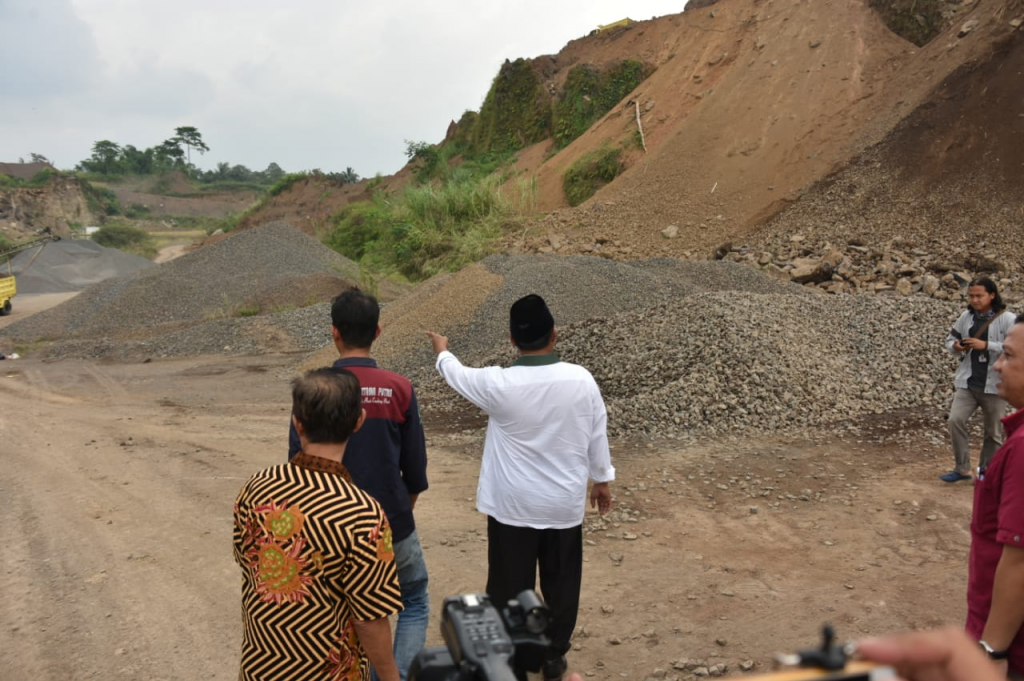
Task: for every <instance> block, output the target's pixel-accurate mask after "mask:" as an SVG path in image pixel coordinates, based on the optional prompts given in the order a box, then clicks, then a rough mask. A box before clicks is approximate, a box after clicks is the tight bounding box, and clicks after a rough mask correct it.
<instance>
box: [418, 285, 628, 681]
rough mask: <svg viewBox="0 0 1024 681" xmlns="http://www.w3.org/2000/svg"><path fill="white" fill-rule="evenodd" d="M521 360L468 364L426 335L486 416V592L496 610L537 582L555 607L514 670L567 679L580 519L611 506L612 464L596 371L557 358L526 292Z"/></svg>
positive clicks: (482, 501) (518, 324)
mask: <svg viewBox="0 0 1024 681" xmlns="http://www.w3.org/2000/svg"><path fill="white" fill-rule="evenodd" d="M509 331H510V335H511V340H512V344H513V345H515V347H516V348H517V349H518V350H519V358H518V359H517V360H516V361H515V362H514V363H513V364H512V366H510V367H508V368H501V367H487V368H483V369H473V368H469V367H465V366H463V365H462V363H461V362H459V360H458V359H457V358H456V357H455V355H453V354H452V353H451V352H449V351H448V339H447V338H445V337H444V336H441V335H438V334H436V333H430V332H428V334H427V335H428V336H429V337H430V341H431V344H432V345H433V347H434V352H436V353H437V369H438V371H439V372H441V375H442V376H443V377H444V379H445V381H447V382H448V385H450V386H451V387H452V388H453V389H454V390H455V391H456V392H457V393H459V394H460V395H462V396H463V397H465V398H466V399H467V400H469V401H470V402H472V403H473V404H475V405H476V406H477V407H479V408H480V409H482V410H483V411H484V412H485V413H486V414H487V415H488V416H489V417H490V418H489V420H488V422H487V437H486V440H485V442H484V455H483V461H482V463H481V466H480V482H479V484H478V486H477V495H476V497H477V510H478V511H480V512H481V513H485V514H487V541H488V547H487V563H488V565H487V594H488V595H489V596H490V597H491V600H492V601H493V602H494V603H495V605H497V606H498V607H499V608H500V607H504V606H505V604H506V603H507V602H508V601H509V600H510V599H512V598H515V597H516V595H518V594H519V593H520V592H521V591H523V590H525V589H533V588H534V587H535V584H536V577H537V569H538V566H539V568H540V589H541V593H542V594H543V596H544V600H545V601H546V602H547V604H548V607H549V608H551V613H552V622H551V626H550V628H549V629H548V635H549V636H550V637H551V640H552V646H551V650H550V651H549V653H548V654H547V655H546V656H545V657H544V659H543V660H541V659H530V658H529V656H526V655H521V654H518V655H517V657H516V672H517V676H519V677H520V678H525V672H526V671H534V672H535V671H539V670H540V671H543V674H544V678H545V679H546V680H547V681H554V680H557V679H561V678H562V676H563V674H564V673H565V668H566V661H565V653H566V652H568V650H569V648H570V638H571V637H572V632H573V630H574V629H575V627H576V613H577V610H578V609H579V599H580V581H581V577H582V573H583V531H582V527H583V515H584V512H585V510H586V500H587V482H588V480H593V481H594V484H593V487H592V488H591V492H590V505H591V506H592V507H593V506H596V507H597V508H598V511H599V512H600V513H601V514H602V515H604V514H605V513H607V512H608V511H609V509H611V503H612V497H611V491H610V489H609V487H608V483H609V482H611V481H612V480H614V479H615V468H614V467H613V466H612V463H611V454H610V452H609V449H608V435H607V432H606V426H607V421H608V416H607V412H606V411H605V406H604V400H603V399H602V398H601V391H600V390H599V389H598V387H597V383H596V382H595V381H594V377H593V376H591V375H590V372H589V371H587V370H586V369H584V368H583V367H581V366H577V365H575V364H569V363H568V362H562V361H560V360H559V358H558V355H556V354H555V352H554V347H555V340H556V338H557V332H556V331H555V322H554V318H553V317H552V315H551V312H550V310H548V307H547V305H546V304H545V302H544V299H543V298H541V297H540V296H538V295H528V296H526V297H524V298H521V299H519V300H517V301H516V302H515V303H514V304H513V305H512V309H511V310H510V313H509Z"/></svg>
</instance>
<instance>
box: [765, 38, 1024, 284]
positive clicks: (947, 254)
mask: <svg viewBox="0 0 1024 681" xmlns="http://www.w3.org/2000/svg"><path fill="white" fill-rule="evenodd" d="M1022 138H1024V36H1022V35H1021V33H1020V32H1019V31H1018V32H1016V33H1014V34H1012V35H1010V36H1008V37H1006V38H1005V39H1003V40H1001V41H1000V42H998V43H997V44H996V45H995V46H994V48H993V50H992V52H991V54H990V55H989V56H988V57H987V58H985V59H983V60H981V61H978V62H975V63H970V64H965V65H964V66H962V67H960V68H958V69H957V70H956V71H954V72H953V73H952V74H950V75H949V76H948V77H947V78H946V79H945V80H944V81H943V82H942V83H941V85H940V86H939V87H938V88H937V89H936V90H935V92H934V93H933V94H932V96H931V97H929V99H928V100H927V101H926V102H924V103H923V104H922V105H921V106H919V107H918V108H917V109H916V110H915V111H914V112H913V113H912V114H911V115H909V116H908V117H907V118H906V119H904V120H903V121H902V122H901V123H900V124H899V125H898V126H896V128H895V129H894V130H893V131H892V132H891V133H890V134H889V135H888V136H887V137H886V138H885V139H884V140H883V141H882V142H881V143H879V144H877V145H875V146H873V147H871V148H869V149H867V150H866V151H865V152H864V153H862V154H860V155H858V156H857V157H856V158H855V159H854V160H853V162H851V163H850V164H849V165H848V166H847V167H845V168H843V169H842V170H840V171H838V172H836V173H834V174H832V175H830V176H829V177H827V178H825V179H824V180H823V181H821V182H819V183H817V184H815V185H814V186H813V187H811V188H810V189H809V191H807V192H806V193H805V194H804V195H803V196H802V197H801V198H800V200H799V201H797V202H796V203H795V204H794V205H793V206H791V207H789V208H787V209H786V210H784V211H783V212H781V213H780V214H779V215H778V216H776V217H775V218H774V219H773V220H771V221H770V222H769V223H768V224H766V225H765V226H764V227H762V228H760V229H758V230H756V231H755V233H754V234H751V235H750V238H751V243H752V247H753V248H754V249H755V250H756V249H762V250H766V251H778V250H779V248H780V246H781V245H782V244H783V243H785V242H786V241H788V240H789V239H790V238H791V237H792V235H795V234H799V235H801V236H802V237H804V239H803V242H802V244H801V246H802V248H803V249H804V250H805V251H807V252H816V251H820V250H822V249H823V248H825V244H830V245H831V246H832V247H838V248H841V249H844V250H847V251H849V250H850V248H849V246H850V245H851V244H853V245H854V246H856V245H857V244H877V245H880V246H885V245H887V244H889V245H893V246H899V247H900V248H902V249H904V250H915V251H917V252H918V253H919V254H924V253H928V254H930V255H931V256H932V266H931V267H929V269H930V270H931V271H932V272H933V273H935V274H940V273H942V272H944V271H947V270H951V269H963V270H966V271H968V272H986V273H992V274H996V275H998V276H1000V277H1003V278H1006V281H1005V285H1007V286H1008V285H1010V283H1011V280H1013V279H1017V278H1019V276H1020V274H1021V273H1022V272H1024V257H1022V253H1024V235H1022V234H1021V230H1020V225H1021V222H1022V219H1024V194H1022V192H1021V188H1022V187H1024V147H1022V146H1021V144H1020V140H1021V139H1022ZM879 250H880V251H884V250H886V249H885V248H881V249H879Z"/></svg>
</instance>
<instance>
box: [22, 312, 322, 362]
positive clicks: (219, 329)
mask: <svg viewBox="0 0 1024 681" xmlns="http://www.w3.org/2000/svg"><path fill="white" fill-rule="evenodd" d="M330 320H331V306H330V304H329V303H320V304H317V305H311V306H308V307H303V308H298V309H295V310H289V311H287V312H280V313H277V314H272V315H265V316H259V317H231V318H224V319H214V320H211V321H207V322H202V323H200V324H198V325H196V326H191V327H188V328H185V329H181V330H178V331H172V332H169V333H165V334H161V335H156V336H153V337H151V338H146V339H141V340H129V341H117V340H113V339H110V338H95V339H87V340H85V339H83V340H70V341H66V342H63V343H55V344H53V345H51V346H49V347H47V348H45V349H44V350H43V351H42V352H41V354H40V356H42V357H43V358H45V359H50V360H55V359H71V358H75V359H113V360H118V361H134V362H140V361H144V360H147V359H162V358H168V357H192V356H195V355H256V354H261V353H265V352H311V351H313V350H316V349H318V348H322V347H323V346H324V344H325V343H329V342H330V332H329V329H330V323H331V322H330Z"/></svg>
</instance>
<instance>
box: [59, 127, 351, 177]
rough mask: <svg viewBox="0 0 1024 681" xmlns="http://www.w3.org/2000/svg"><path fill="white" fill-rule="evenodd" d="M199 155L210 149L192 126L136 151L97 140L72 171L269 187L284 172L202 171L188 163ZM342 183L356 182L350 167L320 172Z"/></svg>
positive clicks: (220, 167) (225, 166)
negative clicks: (171, 175)
mask: <svg viewBox="0 0 1024 681" xmlns="http://www.w3.org/2000/svg"><path fill="white" fill-rule="evenodd" d="M193 149H194V150H196V151H197V152H199V154H200V155H202V154H204V153H206V152H207V151H209V150H210V147H209V146H207V144H206V143H205V142H204V141H203V136H202V133H200V132H199V130H198V129H196V128H195V127H193V126H182V127H180V128H175V129H174V135H173V136H171V137H170V138H168V139H166V140H164V141H163V142H161V143H160V144H158V145H156V146H153V147H149V148H147V149H139V148H137V147H135V146H134V145H131V144H125V145H123V146H122V145H120V144H118V143H116V142H113V141H111V140H99V141H98V142H96V143H94V144H93V145H92V155H91V156H90V157H89V158H87V159H84V160H83V161H81V162H79V163H78V164H77V165H76V166H75V170H78V171H82V172H87V173H96V174H98V175H104V176H108V177H116V176H123V175H159V174H162V173H165V172H168V171H170V170H181V171H183V172H184V173H185V174H186V175H188V176H189V177H191V178H192V179H194V180H196V181H198V182H204V183H215V182H245V183H254V184H263V185H272V184H274V183H276V182H278V181H279V180H280V179H281V178H283V177H284V176H285V174H286V173H285V171H284V169H282V168H281V166H279V165H278V164H277V163H273V162H272V163H271V164H270V165H268V166H267V168H266V170H251V169H249V168H247V167H245V166H244V165H241V164H237V165H231V164H230V163H225V162H220V163H218V164H217V166H216V168H214V169H213V170H202V169H201V168H197V167H196V166H195V165H194V164H193V163H192V150H193ZM311 172H312V173H314V174H320V175H325V176H327V177H329V178H331V179H335V180H338V181H340V182H343V183H345V184H353V183H356V182H358V181H359V179H360V178H359V175H358V174H357V173H356V172H355V171H354V170H353V169H352V168H351V167H349V168H346V169H345V171H344V172H341V173H323V172H321V171H320V170H319V169H317V170H313V171H311Z"/></svg>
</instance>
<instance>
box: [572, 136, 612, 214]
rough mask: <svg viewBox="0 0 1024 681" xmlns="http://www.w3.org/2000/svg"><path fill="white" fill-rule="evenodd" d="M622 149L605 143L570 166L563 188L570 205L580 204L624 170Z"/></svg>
mask: <svg viewBox="0 0 1024 681" xmlns="http://www.w3.org/2000/svg"><path fill="white" fill-rule="evenodd" d="M621 157H622V149H620V148H618V147H612V146H609V145H605V146H603V147H601V148H600V149H598V150H597V151H592V152H590V153H589V154H587V155H586V156H584V157H583V158H581V159H580V160H578V161H576V162H575V163H573V164H572V165H571V166H569V169H568V170H566V171H565V175H564V176H562V190H563V191H564V192H565V198H566V199H567V200H568V201H569V205H570V206H578V205H580V204H581V203H583V202H584V201H586V200H587V199H589V198H590V197H591V196H593V195H594V194H595V193H597V190H598V189H600V188H601V187H603V186H604V185H606V184H608V183H609V182H611V181H612V180H614V179H615V178H616V176H618V174H619V173H620V172H622V160H621Z"/></svg>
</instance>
